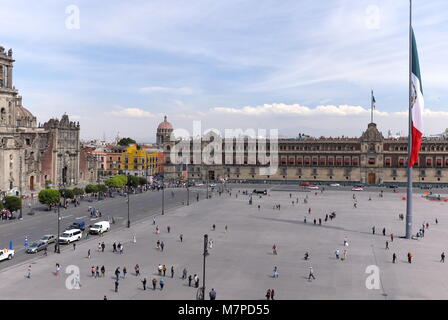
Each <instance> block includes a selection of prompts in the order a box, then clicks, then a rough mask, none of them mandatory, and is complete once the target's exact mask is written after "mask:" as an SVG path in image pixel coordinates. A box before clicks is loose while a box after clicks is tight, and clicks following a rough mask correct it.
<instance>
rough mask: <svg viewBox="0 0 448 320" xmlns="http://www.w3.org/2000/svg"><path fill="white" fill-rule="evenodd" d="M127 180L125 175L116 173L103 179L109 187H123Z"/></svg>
mask: <svg viewBox="0 0 448 320" xmlns="http://www.w3.org/2000/svg"><path fill="white" fill-rule="evenodd" d="M127 182H128V178H127V177H126V176H125V175H117V176H114V177H112V178H109V179H107V180H106V181H105V183H106V186H108V187H109V188H123V187H124V186H125V185H126V183H127Z"/></svg>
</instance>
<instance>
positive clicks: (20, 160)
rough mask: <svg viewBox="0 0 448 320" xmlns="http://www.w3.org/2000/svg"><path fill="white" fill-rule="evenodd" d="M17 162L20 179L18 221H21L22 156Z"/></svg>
mask: <svg viewBox="0 0 448 320" xmlns="http://www.w3.org/2000/svg"><path fill="white" fill-rule="evenodd" d="M19 162H20V177H19V193H20V194H19V196H20V213H19V220H22V156H20V157H19Z"/></svg>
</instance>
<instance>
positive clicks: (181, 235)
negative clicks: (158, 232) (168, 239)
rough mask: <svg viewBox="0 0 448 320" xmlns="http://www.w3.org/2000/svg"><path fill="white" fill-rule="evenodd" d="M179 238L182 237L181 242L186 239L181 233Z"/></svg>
mask: <svg viewBox="0 0 448 320" xmlns="http://www.w3.org/2000/svg"><path fill="white" fill-rule="evenodd" d="M179 239H180V242H182V241H183V240H184V235H183V234H181V235H180V236H179Z"/></svg>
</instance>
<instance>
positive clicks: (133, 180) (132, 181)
mask: <svg viewBox="0 0 448 320" xmlns="http://www.w3.org/2000/svg"><path fill="white" fill-rule="evenodd" d="M139 182H140V179H139V177H137V176H128V183H127V185H128V186H129V187H133V188H136V187H138V185H139Z"/></svg>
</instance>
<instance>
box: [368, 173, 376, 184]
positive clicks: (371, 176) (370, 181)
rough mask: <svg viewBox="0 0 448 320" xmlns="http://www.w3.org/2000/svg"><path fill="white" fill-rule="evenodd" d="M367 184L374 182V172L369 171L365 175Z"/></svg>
mask: <svg viewBox="0 0 448 320" xmlns="http://www.w3.org/2000/svg"><path fill="white" fill-rule="evenodd" d="M367 182H368V184H375V183H376V176H375V174H374V173H369V175H368V177H367Z"/></svg>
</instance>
